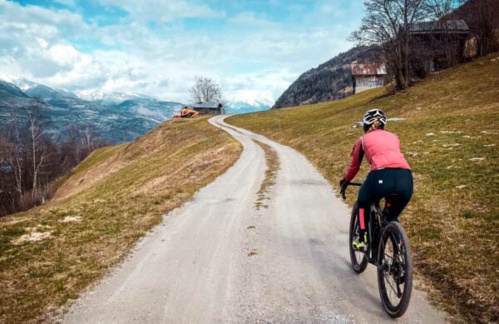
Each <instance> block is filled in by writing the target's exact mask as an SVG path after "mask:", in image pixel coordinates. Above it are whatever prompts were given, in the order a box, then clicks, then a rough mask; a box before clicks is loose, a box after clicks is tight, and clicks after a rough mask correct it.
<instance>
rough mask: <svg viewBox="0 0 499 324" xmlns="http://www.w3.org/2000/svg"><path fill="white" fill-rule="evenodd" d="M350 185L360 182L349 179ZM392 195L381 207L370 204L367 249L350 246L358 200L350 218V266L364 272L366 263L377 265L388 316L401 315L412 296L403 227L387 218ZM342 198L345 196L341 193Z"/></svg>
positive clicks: (355, 228) (354, 234) (356, 234)
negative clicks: (356, 248) (361, 249)
mask: <svg viewBox="0 0 499 324" xmlns="http://www.w3.org/2000/svg"><path fill="white" fill-rule="evenodd" d="M349 185H352V186H361V185H362V184H361V183H355V182H351V183H349ZM393 196H394V195H388V196H386V197H385V204H384V207H383V208H381V207H380V202H375V203H373V204H372V206H371V210H370V213H369V217H370V218H369V222H368V228H367V238H368V246H367V251H358V250H355V249H354V247H353V245H352V242H353V241H354V239H355V238H358V237H359V221H358V217H357V216H356V210H357V202H356V203H355V205H354V207H353V210H352V215H351V219H350V234H349V246H350V260H351V262H352V268H353V270H354V271H355V272H356V273H357V274H360V273H362V272H364V270H366V268H367V264H368V263H371V264H373V265H374V266H376V268H377V269H378V290H379V294H380V297H381V301H382V304H383V308H384V310H385V311H386V312H387V313H388V315H390V316H391V317H393V318H397V317H400V316H402V315H404V313H405V312H406V310H407V307H408V306H409V301H410V299H411V293H412V258H411V248H410V245H409V238H408V237H407V233H406V232H405V230H404V228H403V227H402V225H400V223H399V222H398V221H390V222H389V221H388V219H389V212H388V209H387V208H385V206H386V207H389V206H390V205H389V204H390V201H391V200H392V199H393ZM342 197H343V199H345V198H346V196H345V193H344V192H343V194H342ZM389 241H390V242H389ZM390 279H391V280H390ZM401 288H403V289H401ZM393 297H395V298H393ZM394 301H398V302H394Z"/></svg>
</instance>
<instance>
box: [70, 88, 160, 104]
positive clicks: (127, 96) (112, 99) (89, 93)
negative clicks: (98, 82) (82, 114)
mask: <svg viewBox="0 0 499 324" xmlns="http://www.w3.org/2000/svg"><path fill="white" fill-rule="evenodd" d="M76 94H77V95H78V97H79V98H81V99H84V100H88V101H97V102H101V103H106V104H120V103H122V102H124V101H127V100H134V99H152V100H154V98H152V97H149V96H146V95H142V94H138V93H123V92H104V91H100V90H81V91H77V92H76Z"/></svg>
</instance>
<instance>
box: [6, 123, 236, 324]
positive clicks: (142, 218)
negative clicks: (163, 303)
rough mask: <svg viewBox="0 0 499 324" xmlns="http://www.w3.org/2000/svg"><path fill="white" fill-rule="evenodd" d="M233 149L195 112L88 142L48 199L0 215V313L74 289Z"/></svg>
mask: <svg viewBox="0 0 499 324" xmlns="http://www.w3.org/2000/svg"><path fill="white" fill-rule="evenodd" d="M240 151H241V147H240V145H239V144H238V143H237V142H235V141H234V140H233V139H232V138H231V137H229V135H227V134H226V133H225V132H221V131H220V130H218V129H216V128H214V127H212V126H210V125H209V124H208V122H207V120H206V119H205V118H202V119H196V120H180V121H170V122H166V123H164V124H162V125H161V126H159V127H157V128H156V129H154V130H153V131H152V132H151V133H149V134H147V135H145V136H143V137H141V138H139V139H137V140H136V141H134V142H132V143H129V144H123V145H119V146H113V147H105V148H102V149H99V150H97V151H95V152H94V153H93V154H92V155H91V156H89V157H88V158H87V159H86V160H85V161H83V162H82V163H81V164H80V165H78V166H77V167H76V168H75V169H74V170H73V171H72V173H71V174H70V175H69V176H68V177H67V178H66V179H64V181H63V183H62V184H61V186H60V187H59V189H58V191H57V193H56V199H54V200H53V201H52V202H50V203H48V204H47V205H45V206H43V207H39V208H36V209H33V210H30V211H28V212H25V213H20V214H16V215H12V216H9V217H4V218H1V219H0V295H1V300H2V301H1V303H0V322H5V323H19V322H22V321H28V320H34V319H36V318H40V316H43V314H47V311H48V310H51V309H52V310H56V309H57V307H58V306H60V305H62V304H64V303H65V302H66V301H67V300H69V299H74V298H77V296H78V293H79V292H80V291H81V290H82V289H84V288H85V287H87V286H88V285H89V284H92V283H94V282H96V280H98V279H99V278H101V277H102V276H103V275H104V274H105V273H106V271H107V270H108V269H109V268H110V267H111V266H113V265H115V264H116V263H117V262H119V261H120V260H122V259H123V257H124V256H125V255H126V253H127V251H128V250H129V249H130V247H131V246H133V244H134V243H135V242H136V241H137V240H138V239H139V238H140V237H142V236H143V235H144V234H145V233H147V231H148V230H149V229H150V228H151V227H152V226H154V225H155V224H157V223H158V222H160V220H161V219H162V215H163V214H164V213H166V212H168V211H170V210H172V209H173V208H175V207H178V206H180V205H181V204H182V203H183V202H185V201H187V200H188V199H189V198H191V197H192V195H193V194H194V193H195V192H196V191H197V190H198V189H199V188H201V187H203V186H204V185H206V184H207V183H209V182H211V181H213V180H214V179H215V177H217V176H218V175H220V174H221V173H223V172H224V171H225V170H226V169H227V168H228V167H229V166H230V165H232V164H233V163H234V162H235V160H236V159H237V158H238V156H239V153H240ZM49 313H50V312H49ZM42 318H43V317H42Z"/></svg>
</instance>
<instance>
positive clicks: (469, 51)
mask: <svg viewBox="0 0 499 324" xmlns="http://www.w3.org/2000/svg"><path fill="white" fill-rule="evenodd" d="M410 34H411V43H412V44H411V49H412V53H411V54H412V55H411V56H412V57H414V58H415V59H412V60H411V67H412V68H413V69H414V71H415V72H416V73H417V74H422V75H421V76H424V74H425V72H433V71H436V70H440V69H443V68H447V67H449V66H452V65H454V64H456V63H459V62H462V61H463V60H465V59H467V58H471V57H473V56H475V55H476V42H475V39H474V38H473V36H472V34H471V32H470V30H469V28H468V25H467V24H466V22H465V21H464V20H447V21H427V22H421V23H417V24H413V25H411V26H410ZM418 70H419V71H418Z"/></svg>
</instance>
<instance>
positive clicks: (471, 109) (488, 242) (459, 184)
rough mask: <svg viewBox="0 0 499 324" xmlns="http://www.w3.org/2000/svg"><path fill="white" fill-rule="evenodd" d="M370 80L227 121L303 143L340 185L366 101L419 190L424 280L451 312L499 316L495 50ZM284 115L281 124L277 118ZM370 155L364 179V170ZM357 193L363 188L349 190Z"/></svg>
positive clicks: (414, 209)
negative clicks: (374, 83)
mask: <svg viewBox="0 0 499 324" xmlns="http://www.w3.org/2000/svg"><path fill="white" fill-rule="evenodd" d="M387 92H388V90H386V89H384V88H381V89H374V90H371V91H368V92H364V93H361V94H359V95H356V96H353V97H349V98H347V99H343V100H339V101H333V102H328V103H322V104H317V105H311V106H304V107H300V108H287V109H279V110H271V111H268V112H262V113H255V114H248V115H240V116H233V117H230V118H229V119H227V121H228V122H229V123H231V124H234V125H237V126H241V127H243V128H246V129H249V130H252V131H255V132H257V133H260V134H264V135H266V136H268V137H269V138H272V139H274V140H276V141H278V142H281V143H283V144H287V145H290V146H292V147H294V148H295V149H297V150H298V151H300V152H302V153H303V154H305V155H306V156H307V158H308V159H309V160H310V161H311V162H312V163H314V164H315V165H316V166H317V167H318V168H319V170H320V171H321V172H322V173H323V174H324V176H325V177H326V178H327V179H329V181H331V183H332V184H333V185H334V186H335V187H337V183H338V181H339V180H340V178H341V177H342V176H343V173H344V171H345V169H346V166H347V163H348V162H349V160H350V157H349V153H350V151H351V149H352V146H353V144H354V142H355V141H356V139H357V138H358V137H359V136H361V135H362V130H361V128H356V129H354V128H352V124H353V123H354V122H357V121H359V120H361V118H362V115H363V113H364V112H365V111H366V110H367V109H368V108H373V107H379V108H382V109H383V110H384V111H385V112H386V113H387V115H388V116H389V117H403V118H405V120H403V121H398V122H390V123H389V124H388V125H387V129H388V130H390V131H393V132H395V133H396V134H397V135H398V136H399V137H400V139H401V143H402V146H403V147H402V149H403V152H405V155H406V157H407V159H408V161H409V163H410V164H411V166H412V168H413V172H414V177H415V194H414V197H413V200H412V202H411V204H410V205H409V207H408V209H407V211H406V212H404V214H403V215H402V217H401V222H402V224H403V225H404V226H405V227H406V229H407V230H408V232H409V237H410V240H411V243H412V246H413V251H414V253H413V258H414V261H415V266H416V270H417V273H418V274H419V278H420V279H422V283H421V284H420V285H421V286H423V287H426V288H427V289H428V290H430V292H431V294H430V295H431V296H432V298H433V300H434V301H435V302H436V303H439V304H441V306H443V307H444V308H446V309H447V310H448V311H449V312H450V313H451V314H452V315H453V316H454V321H461V320H464V321H477V322H479V321H482V322H486V321H498V320H499V306H498V305H499V295H498V294H497V291H498V290H499V270H497V269H499V249H498V241H499V235H498V234H499V202H498V199H499V153H498V145H499V137H498V135H499V129H498V127H499V55H498V54H496V55H494V56H489V57H486V58H483V59H480V60H477V61H474V62H472V63H469V64H466V65H462V66H459V67H456V68H453V69H449V70H447V71H443V72H440V73H437V74H435V75H432V76H430V77H429V78H428V79H427V80H425V81H424V82H421V83H419V84H417V85H416V86H414V87H413V88H411V89H409V90H408V91H407V92H404V93H399V94H396V95H393V96H388V95H387ZM279 125H281V126H279ZM367 170H368V168H367V165H366V163H365V162H364V165H363V168H362V172H361V174H360V175H358V176H357V179H361V178H362V177H363V176H364V175H365V174H366V173H367ZM349 194H350V196H349V202H350V203H351V202H352V201H353V200H354V199H355V196H356V194H357V191H356V189H354V188H351V189H350V190H349Z"/></svg>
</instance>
